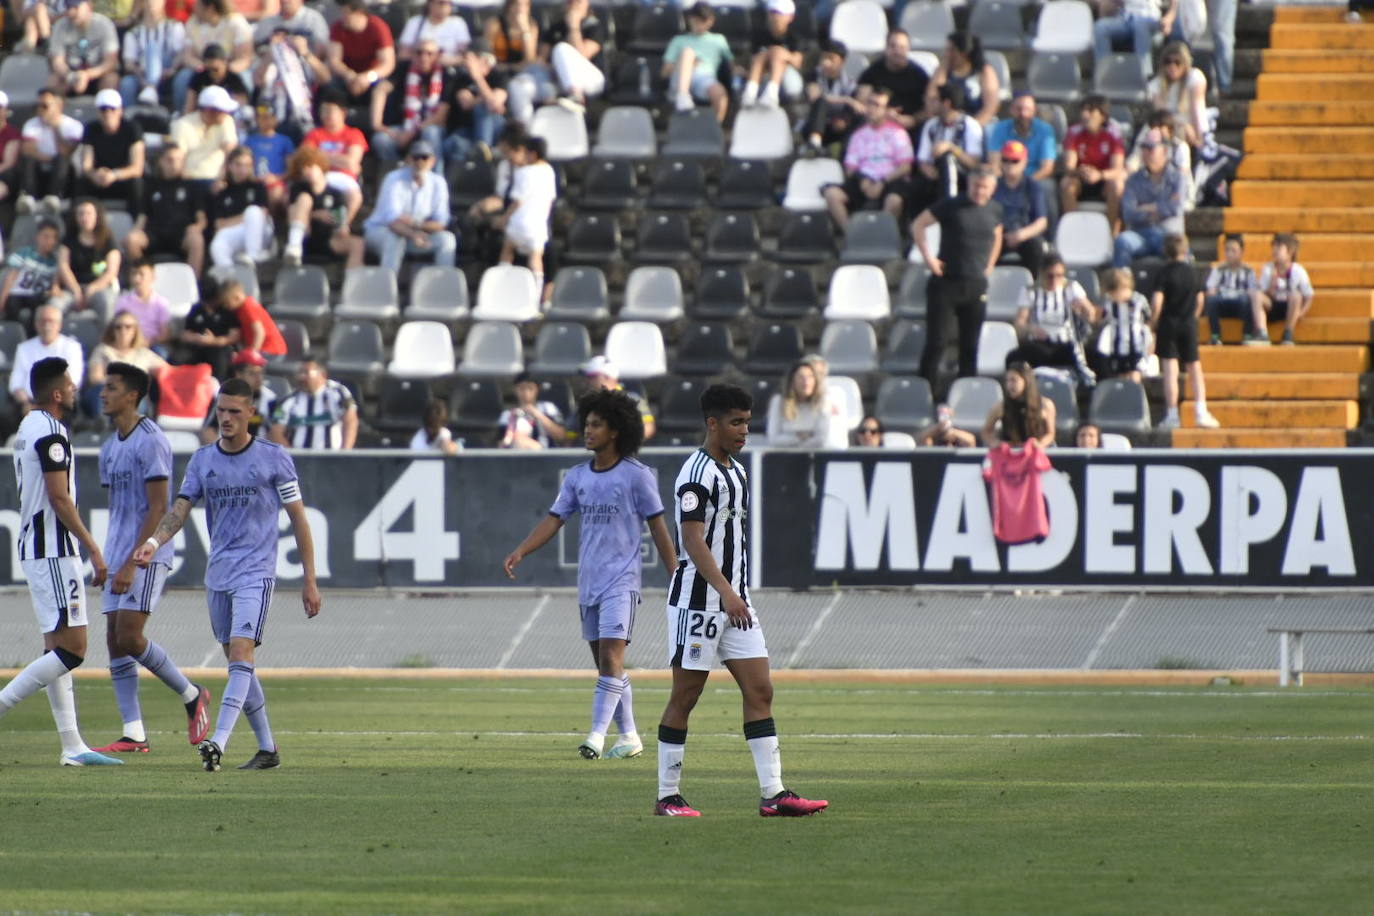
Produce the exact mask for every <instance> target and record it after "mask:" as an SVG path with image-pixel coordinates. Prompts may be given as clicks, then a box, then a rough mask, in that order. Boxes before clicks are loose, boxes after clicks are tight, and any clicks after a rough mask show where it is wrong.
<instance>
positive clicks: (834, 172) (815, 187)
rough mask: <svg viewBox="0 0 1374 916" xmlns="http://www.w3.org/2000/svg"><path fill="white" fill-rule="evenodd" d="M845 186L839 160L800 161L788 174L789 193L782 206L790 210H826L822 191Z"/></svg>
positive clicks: (785, 196)
mask: <svg viewBox="0 0 1374 916" xmlns="http://www.w3.org/2000/svg"><path fill="white" fill-rule="evenodd" d="M832 184H844V166H842V165H841V164H840V162H839V160H837V159H798V160H797V161H796V162H793V163H792V168H791V170H790V171H789V172H788V173H787V193H786V194H785V195H784V196H783V199H782V205H783V206H784V207H786V208H787V209H788V210H824V209H825V208H826V204H825V198H824V197H822V196H821V191H822V190H823V189H824V188H825V187H826V186H827V185H832Z"/></svg>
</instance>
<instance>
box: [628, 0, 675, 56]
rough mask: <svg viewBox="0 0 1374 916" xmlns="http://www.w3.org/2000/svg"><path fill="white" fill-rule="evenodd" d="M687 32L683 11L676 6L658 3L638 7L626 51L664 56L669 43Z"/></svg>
mask: <svg viewBox="0 0 1374 916" xmlns="http://www.w3.org/2000/svg"><path fill="white" fill-rule="evenodd" d="M686 30H687V29H686V26H685V25H683V22H682V11H681V10H680V9H679V8H678V7H677V6H676V5H670V4H666V3H658V4H654V5H652V6H638V7H636V8H635V15H634V28H633V29H632V30H631V32H630V40H629V42H628V43H627V44H626V45H625V49H626V50H627V51H633V52H635V53H640V54H643V53H649V54H662V53H663V51H664V49H665V48H667V47H668V42H670V41H672V40H673V38H674V37H676V36H677V35H679V34H681V33H682V32H685V31H686Z"/></svg>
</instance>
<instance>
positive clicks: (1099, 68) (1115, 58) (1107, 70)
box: [1093, 53, 1149, 105]
mask: <svg viewBox="0 0 1374 916" xmlns="http://www.w3.org/2000/svg"><path fill="white" fill-rule="evenodd" d="M1093 91H1094V92H1096V93H1097V94H1098V95H1104V96H1106V97H1107V100H1108V101H1110V102H1123V103H1125V104H1127V105H1143V104H1144V103H1145V102H1147V101H1148V100H1149V93H1148V92H1147V90H1146V88H1145V71H1144V69H1142V65H1141V61H1140V60H1139V59H1138V58H1137V57H1136V56H1135V55H1134V54H1126V53H1117V54H1108V55H1107V56H1106V57H1104V58H1102V59H1101V60H1099V61H1098V62H1097V65H1096V67H1094V68H1093Z"/></svg>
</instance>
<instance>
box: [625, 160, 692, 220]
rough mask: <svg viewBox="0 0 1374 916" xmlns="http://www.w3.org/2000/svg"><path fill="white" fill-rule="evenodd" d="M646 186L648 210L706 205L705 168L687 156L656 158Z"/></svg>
mask: <svg viewBox="0 0 1374 916" xmlns="http://www.w3.org/2000/svg"><path fill="white" fill-rule="evenodd" d="M650 187H651V188H652V190H651V191H650V192H649V202H648V204H649V209H651V210H695V209H698V208H700V207H704V206H705V205H706V171H705V170H704V169H703V168H702V167H701V163H699V162H695V161H693V160H691V159H666V160H661V161H659V162H658V163H657V165H655V166H654V173H653V177H652V179H651V180H650ZM627 206H628V205H627Z"/></svg>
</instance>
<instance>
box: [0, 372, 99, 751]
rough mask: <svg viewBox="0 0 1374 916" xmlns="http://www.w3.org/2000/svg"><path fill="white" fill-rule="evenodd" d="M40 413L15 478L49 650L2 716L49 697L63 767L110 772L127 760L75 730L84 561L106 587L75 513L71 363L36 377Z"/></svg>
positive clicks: (18, 680)
mask: <svg viewBox="0 0 1374 916" xmlns="http://www.w3.org/2000/svg"><path fill="white" fill-rule="evenodd" d="M29 388H30V390H31V391H32V392H33V409H32V410H30V411H29V413H28V415H27V416H25V417H24V421H23V422H22V423H20V424H19V432H18V433H16V434H15V441H14V476H15V478H16V482H17V484H18V487H19V512H20V517H21V519H22V520H23V524H22V526H21V528H20V532H19V563H20V565H21V566H22V567H23V569H24V578H26V579H27V580H28V582H29V595H30V597H31V598H32V599H33V612H34V614H35V615H36V616H37V617H38V628H39V630H41V631H42V633H43V649H44V650H45V651H44V652H43V654H42V655H40V656H39V657H38V658H37V659H35V660H34V661H33V662H31V663H29V665H28V666H27V667H26V668H24V670H23V671H20V672H19V673H18V674H17V675H15V677H14V680H12V681H10V682H9V683H8V684H6V685H5V687H4V689H2V690H0V716H3V715H4V714H5V713H7V712H9V710H10V709H11V708H13V707H14V705H15V704H16V703H18V702H19V701H20V700H22V699H24V698H25V697H28V696H31V695H33V694H35V693H37V692H38V691H40V690H46V691H47V693H48V704H49V705H50V706H52V717H53V721H54V722H55V723H56V724H57V734H58V736H59V737H60V738H61V739H62V756H61V758H59V761H58V762H59V763H61V764H62V766H78V767H80V766H109V765H111V764H115V765H118V764H120V763H123V762H124V761H122V760H118V759H116V758H114V757H106V756H105V755H104V754H100V753H97V752H96V751H93V750H91V749H90V748H89V747H88V746H87V745H86V742H85V740H83V739H82V737H81V731H80V729H79V728H78V727H77V724H76V696H75V694H74V693H73V691H72V675H71V673H72V671H74V670H75V669H76V668H77V667H78V666H79V665H80V664H81V663H82V662H83V661H85V655H86V587H85V585H84V584H83V580H84V579H85V576H86V574H85V571H84V570H83V569H82V564H81V554H80V552H78V550H77V547H76V543H75V542H79V543H80V544H81V546H82V547H85V548H86V554H87V556H89V557H90V561H91V569H92V575H91V585H93V586H96V587H97V588H98V587H99V586H100V585H101V584H103V583H104V581H105V572H106V570H105V558H104V556H103V554H101V552H100V545H99V544H97V543H96V541H95V538H94V537H92V536H91V532H90V531H89V530H87V528H86V526H85V525H84V524H83V523H82V521H81V516H80V515H79V514H78V513H77V510H76V473H75V459H74V457H73V455H72V444H71V441H70V440H69V439H68V438H67V428H66V427H65V426H63V425H62V417H63V416H65V415H66V414H67V412H68V411H73V410H75V409H76V384H75V383H74V382H73V381H72V377H71V375H70V373H68V371H67V361H66V360H65V359H62V358H60V357H56V356H50V357H48V358H47V359H40V360H39V361H38V362H36V363H34V364H33V368H32V369H30V370H29Z"/></svg>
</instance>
